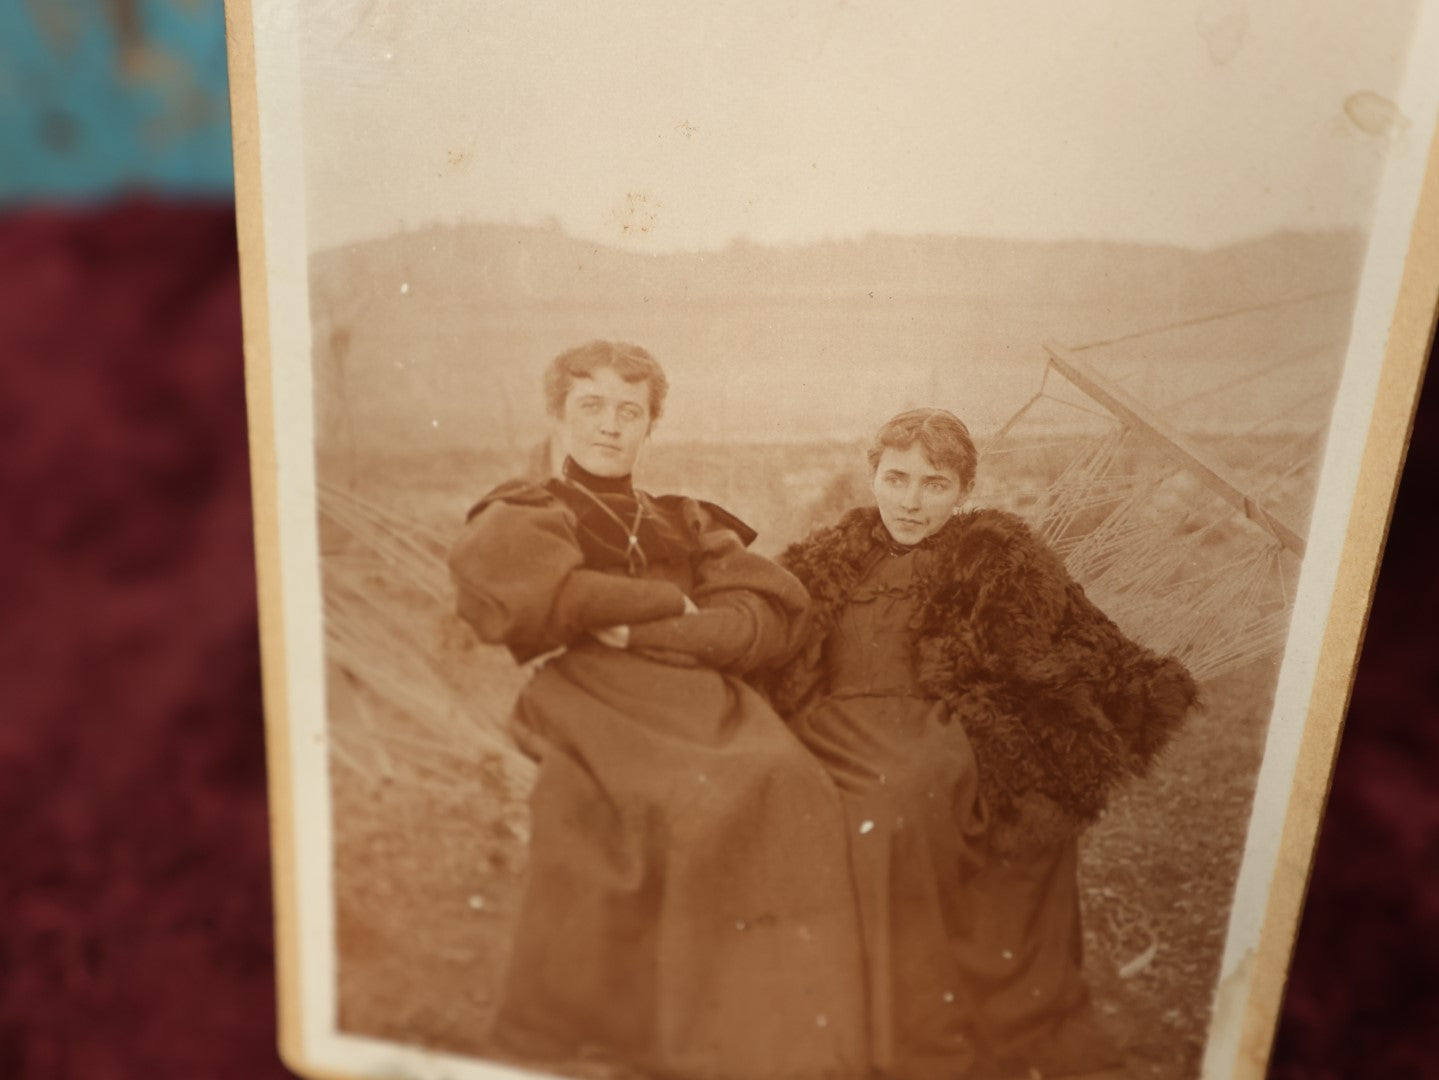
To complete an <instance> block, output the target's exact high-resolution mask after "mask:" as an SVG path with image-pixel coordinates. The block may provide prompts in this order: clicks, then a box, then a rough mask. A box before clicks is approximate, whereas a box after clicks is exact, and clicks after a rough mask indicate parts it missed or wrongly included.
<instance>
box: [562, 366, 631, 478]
mask: <svg viewBox="0 0 1439 1080" xmlns="http://www.w3.org/2000/svg"><path fill="white" fill-rule="evenodd" d="M649 433H650V386H649V383H647V382H646V381H644V380H643V379H641V380H639V381H638V382H626V381H625V380H624V379H622V378H620V376H619V375H618V373H616V372H615V370H614V369H613V368H600V369H599V370H597V371H596V372H595V373H594V374H593V375H589V376H585V377H582V378H577V379H575V381H574V382H573V383H572V384H571V386H570V391H569V393H568V394H566V395H565V407H564V414H563V415H562V416H561V417H560V437H561V440H562V441H563V442H564V444H565V450H566V452H567V453H568V454H569V455H570V457H572V458H574V459H575V463H576V464H577V465H579V466H580V468H582V469H585V470H587V471H588V472H591V473H593V474H594V475H595V476H607V477H620V476H628V475H629V474H630V472H631V471H632V470H633V469H634V467H635V460H636V459H637V458H638V457H639V456H640V450H641V449H642V448H643V447H644V444H645V440H646V439H648V438H649Z"/></svg>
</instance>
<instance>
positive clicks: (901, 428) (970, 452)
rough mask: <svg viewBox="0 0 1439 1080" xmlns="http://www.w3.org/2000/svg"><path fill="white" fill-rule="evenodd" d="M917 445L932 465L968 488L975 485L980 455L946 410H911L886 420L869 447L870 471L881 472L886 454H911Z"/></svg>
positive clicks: (956, 421)
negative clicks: (890, 451)
mask: <svg viewBox="0 0 1439 1080" xmlns="http://www.w3.org/2000/svg"><path fill="white" fill-rule="evenodd" d="M915 443H918V444H919V446H920V448H921V449H922V450H923V451H924V456H925V457H927V458H929V460H930V463H931V464H933V465H934V466H936V467H937V468H941V469H952V470H953V471H954V474H955V475H956V476H958V477H959V482H960V483H961V484H963V485H964V486H965V487H966V488H967V487H971V486H972V485H973V484H974V474H975V470H976V469H977V468H978V467H979V451H977V450H976V449H975V448H974V440H973V439H972V438H970V435H969V428H967V427H965V426H964V421H963V420H961V419H960V418H959V417H957V416H955V415H954V413H952V412H950V411H948V410H947V409H910V410H909V411H908V412H902V413H900V414H899V415H898V416H895V417H892V418H890V419H889V420H887V421H886V422H885V424H884V426H883V427H881V428H880V429H879V431H877V432H875V436H874V439H873V440H872V441H871V442H870V444H869V450H868V451H867V456H868V457H869V471H870V472H871V473H873V472H874V471H875V470H877V469H878V468H879V459H880V458H881V457H883V456H884V452H885V451H886V450H890V449H893V450H908V449H909V448H910V447H911V446H913V445H914V444H915Z"/></svg>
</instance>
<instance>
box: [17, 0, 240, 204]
mask: <svg viewBox="0 0 1439 1080" xmlns="http://www.w3.org/2000/svg"><path fill="white" fill-rule="evenodd" d="M135 189H148V190H154V191H159V192H164V193H177V194H194V195H204V194H228V193H229V192H230V191H231V190H232V178H231V162H230V130H229V108H228V90H227V86H226V78H225V24H224V8H223V3H222V0H0V203H13V202H16V201H19V200H28V199H35V198H40V199H89V198H98V197H104V196H106V195H109V194H113V193H116V192H119V191H126V190H135Z"/></svg>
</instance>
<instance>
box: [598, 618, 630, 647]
mask: <svg viewBox="0 0 1439 1080" xmlns="http://www.w3.org/2000/svg"><path fill="white" fill-rule="evenodd" d="M590 636H591V637H592V638H594V639H595V640H596V641H598V642H599V643H600V644H601V645H608V646H609V647H610V648H611V649H628V648H629V647H630V628H629V627H628V626H625V625H623V624H621V625H619V626H601V627H600V628H599V629H597V630H591V631H590Z"/></svg>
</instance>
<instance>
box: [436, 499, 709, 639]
mask: <svg viewBox="0 0 1439 1080" xmlns="http://www.w3.org/2000/svg"><path fill="white" fill-rule="evenodd" d="M450 573H451V575H452V577H453V578H454V581H455V586H456V589H457V591H458V609H459V614H460V617H461V618H463V619H464V620H465V621H466V622H468V623H469V624H470V626H472V627H473V628H474V630H475V633H476V634H477V635H478V636H479V638H480V640H481V641H486V642H489V643H491V644H497V645H508V646H509V647H510V648H511V650H512V651H513V652H515V653H516V655H518V656H529V655H535V654H538V653H541V652H545V651H547V650H549V649H553V648H556V647H558V646H560V645H565V644H568V643H569V642H571V641H573V640H574V639H575V638H576V637H578V636H579V635H580V634H582V633H584V632H585V631H587V630H591V629H596V628H598V627H604V626H613V625H615V624H617V623H637V622H644V621H648V620H652V619H658V618H663V617H665V616H668V615H676V614H679V613H681V612H683V611H684V593H682V592H681V591H680V589H679V587H678V586H676V585H674V584H672V583H670V582H667V581H652V580H644V579H639V578H630V577H624V576H621V575H618V574H607V573H603V572H601V571H598V570H590V569H587V568H585V566H584V565H583V556H582V555H581V552H580V547H579V543H578V542H577V540H576V538H575V532H574V519H573V517H572V515H571V514H570V512H569V511H568V510H567V509H565V507H564V506H563V505H562V504H561V503H560V502H559V501H558V500H554V499H548V500H534V499H530V500H526V501H523V502H521V501H512V500H507V499H495V500H491V501H488V502H486V503H483V504H481V507H480V509H479V511H478V512H477V513H475V514H474V515H473V516H472V517H471V518H470V520H469V522H468V523H467V524H466V526H465V529H464V532H463V533H462V534H461V536H460V538H459V541H458V542H457V543H456V544H455V547H454V549H453V551H452V552H451V554H450Z"/></svg>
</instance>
